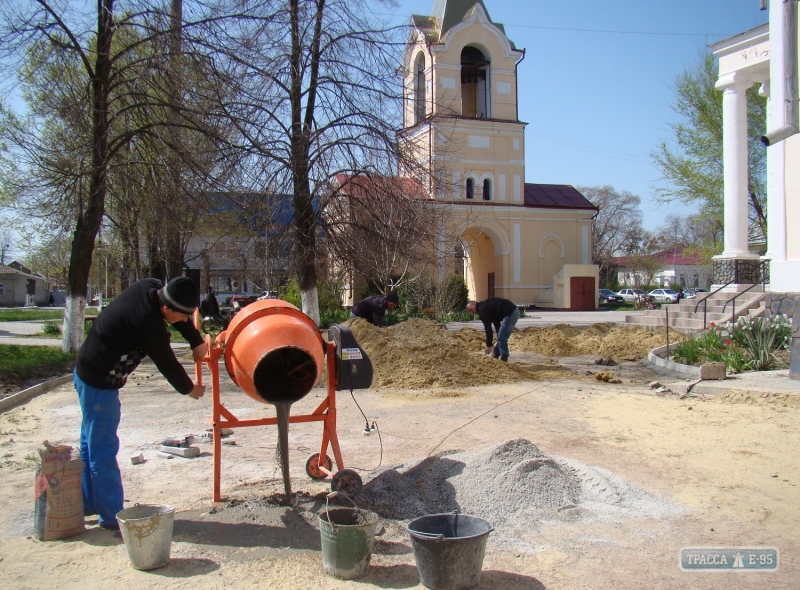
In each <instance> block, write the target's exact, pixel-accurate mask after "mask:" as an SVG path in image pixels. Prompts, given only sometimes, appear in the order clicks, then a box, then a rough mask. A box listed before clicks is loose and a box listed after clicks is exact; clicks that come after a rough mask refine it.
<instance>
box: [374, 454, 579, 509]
mask: <svg viewBox="0 0 800 590" xmlns="http://www.w3.org/2000/svg"><path fill="white" fill-rule="evenodd" d="M580 493H581V482H580V479H579V478H578V477H577V476H576V475H575V474H574V473H573V471H572V469H569V468H565V467H562V466H561V465H560V464H559V463H558V462H556V461H555V460H554V459H552V458H551V457H548V456H547V455H545V454H544V453H542V452H541V451H540V450H539V449H538V448H536V446H534V445H533V444H531V443H530V442H529V441H527V440H524V439H515V440H509V441H506V442H504V443H500V444H499V445H496V446H493V447H489V448H487V449H483V450H481V451H477V452H474V453H468V452H458V453H453V454H443V455H436V456H433V457H428V458H427V459H424V460H422V461H420V462H417V463H412V464H411V465H410V466H408V467H400V468H396V469H388V470H386V471H384V472H383V473H381V474H380V475H378V476H377V477H375V478H374V479H372V480H371V481H369V482H368V483H367V484H366V485H365V486H364V488H363V489H362V491H361V493H360V494H359V498H358V500H359V505H360V506H362V507H368V508H369V509H371V510H374V511H375V512H377V513H379V514H380V515H381V516H383V517H387V518H396V519H410V518H416V517H418V516H423V515H425V514H436V513H441V512H452V511H453V510H458V511H459V512H463V513H465V514H471V515H473V516H480V517H481V518H485V519H487V520H489V521H490V522H491V523H492V524H494V525H497V524H499V523H501V522H504V521H506V520H508V519H510V518H515V517H524V518H526V519H540V518H554V517H557V515H558V513H559V509H563V508H565V507H572V506H574V505H575V504H576V503H577V502H578V501H579V498H580Z"/></svg>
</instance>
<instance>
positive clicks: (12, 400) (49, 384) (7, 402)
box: [0, 374, 72, 412]
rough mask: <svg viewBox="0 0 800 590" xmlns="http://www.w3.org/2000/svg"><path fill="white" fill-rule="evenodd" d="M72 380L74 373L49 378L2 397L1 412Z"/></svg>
mask: <svg viewBox="0 0 800 590" xmlns="http://www.w3.org/2000/svg"><path fill="white" fill-rule="evenodd" d="M70 381H72V375H71V374H70V375H64V376H63V377H56V378H55V379H48V380H47V381H45V382H43V383H39V384H38V385H34V386H33V387H29V388H28V389H23V390H22V391H20V392H18V393H14V394H12V395H9V396H8V397H4V398H3V399H0V412H5V411H6V410H10V409H11V408H13V407H15V406H18V405H19V404H24V403H25V402H27V401H28V400H30V399H32V398H34V397H36V396H38V395H41V394H43V393H47V392H48V391H52V390H53V389H55V388H56V387H61V386H62V385H64V384H65V383H69V382H70Z"/></svg>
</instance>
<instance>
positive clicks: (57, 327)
mask: <svg viewBox="0 0 800 590" xmlns="http://www.w3.org/2000/svg"><path fill="white" fill-rule="evenodd" d="M42 332H44V333H45V334H47V335H48V336H61V324H60V323H59V322H45V323H44V324H42Z"/></svg>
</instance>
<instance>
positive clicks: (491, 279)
mask: <svg viewBox="0 0 800 590" xmlns="http://www.w3.org/2000/svg"><path fill="white" fill-rule="evenodd" d="M487 293H488V294H489V297H494V273H493V272H490V273H489V289H488V290H487Z"/></svg>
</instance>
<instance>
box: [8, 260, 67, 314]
mask: <svg viewBox="0 0 800 590" xmlns="http://www.w3.org/2000/svg"><path fill="white" fill-rule="evenodd" d="M54 284H55V281H53V280H51V279H48V278H47V277H45V276H43V275H41V274H39V273H34V272H32V271H31V269H29V268H28V267H27V266H24V265H22V264H20V263H19V262H10V263H9V264H0V306H2V307H22V306H26V305H27V306H32V305H38V306H46V305H47V303H48V300H49V298H50V293H51V291H52V289H53V286H54Z"/></svg>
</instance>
